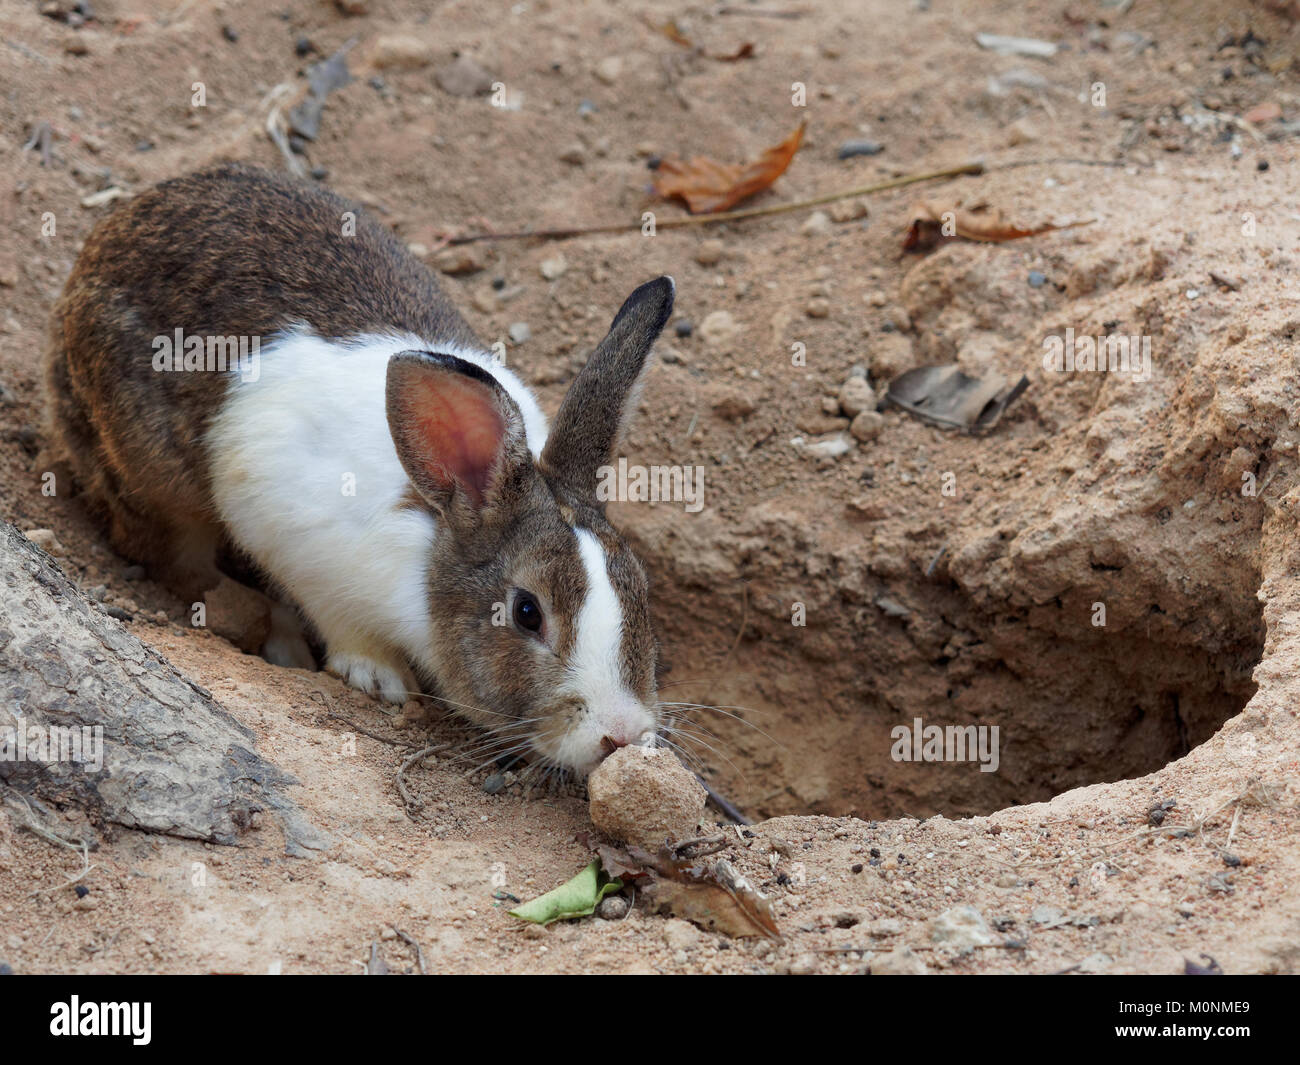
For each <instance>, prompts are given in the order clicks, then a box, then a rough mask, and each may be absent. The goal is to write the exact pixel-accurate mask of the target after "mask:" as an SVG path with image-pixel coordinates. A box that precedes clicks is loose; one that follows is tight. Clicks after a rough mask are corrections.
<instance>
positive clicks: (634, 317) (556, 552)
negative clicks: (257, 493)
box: [387, 277, 674, 778]
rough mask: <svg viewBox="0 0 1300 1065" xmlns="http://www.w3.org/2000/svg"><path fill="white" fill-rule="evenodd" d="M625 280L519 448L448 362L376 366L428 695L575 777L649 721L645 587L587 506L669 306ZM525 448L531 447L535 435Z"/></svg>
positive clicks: (667, 284) (518, 439) (469, 369)
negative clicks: (410, 496)
mask: <svg viewBox="0 0 1300 1065" xmlns="http://www.w3.org/2000/svg"><path fill="white" fill-rule="evenodd" d="M673 293H674V288H673V282H672V279H671V278H668V277H661V278H658V279H656V280H654V281H651V282H649V283H647V284H645V285H642V286H641V287H640V288H638V289H637V290H636V291H635V292H633V293H632V295H631V296H629V297H628V299H627V301H626V302H625V303H624V304H623V307H622V309H621V310H620V311H619V312H618V315H617V316H616V317H615V318H614V321H613V324H612V325H611V326H610V329H609V333H608V335H607V336H606V337H605V338H604V340H602V341H601V343H600V345H599V346H598V347H597V348H596V351H595V353H594V354H593V355H592V357H591V359H590V360H589V361H588V363H587V365H586V366H585V367H584V368H583V369H582V371H581V373H579V374H578V376H577V378H575V380H574V382H573V384H572V386H571V387H570V389H569V391H568V393H567V394H566V395H565V397H564V400H563V402H562V403H561V405H560V409H559V411H558V413H557V414H556V416H555V419H554V422H553V424H552V427H551V431H550V434H549V436H548V437H547V439H546V442H545V444H544V446H542V447H541V448H540V453H539V454H538V455H537V456H536V457H534V454H533V452H532V451H530V449H529V446H528V442H527V441H526V440H525V433H524V421H523V417H522V416H521V414H520V411H519V407H518V406H517V404H516V403H515V402H514V401H513V400H512V399H511V398H510V396H509V395H508V394H507V393H506V391H505V389H503V388H502V386H501V385H500V384H499V383H498V381H497V380H496V378H494V377H493V376H492V375H491V374H489V373H488V372H487V371H485V370H483V369H481V368H479V367H478V366H475V365H473V364H471V363H469V362H466V361H464V360H462V359H459V358H456V357H455V356H453V355H448V354H439V353H437V352H414V351H407V352H402V353H400V354H398V355H395V356H393V357H392V359H391V360H390V362H389V365H388V383H387V396H388V399H387V404H388V422H389V427H390V429H391V431H392V435H393V440H394V443H395V444H396V447H397V454H398V457H399V458H400V459H401V462H402V465H403V467H404V469H405V470H406V473H407V475H408V476H409V477H410V479H411V484H412V486H413V488H414V490H415V492H416V493H418V495H419V497H420V500H421V503H422V505H425V506H428V507H429V508H431V509H432V510H433V511H434V512H435V513H436V515H437V518H438V531H437V535H436V537H435V541H434V546H433V554H432V559H431V562H430V567H429V575H428V580H429V602H430V604H431V612H432V617H431V619H430V620H431V631H432V637H431V638H432V641H433V647H432V657H433V661H434V662H435V663H436V664H437V673H438V683H439V693H438V694H439V695H440V696H442V697H443V698H445V699H446V701H447V703H448V705H450V706H452V707H454V708H455V709H456V710H457V711H458V712H460V713H461V714H463V715H464V716H465V717H467V718H469V719H471V720H472V721H474V722H475V723H477V724H479V725H481V726H482V727H483V728H485V729H487V730H489V732H490V733H491V734H492V735H491V737H490V741H489V742H488V743H487V744H485V745H484V747H483V753H484V758H483V760H485V761H486V760H488V759H489V758H491V757H492V756H494V755H497V754H514V753H519V754H523V755H528V756H530V759H531V761H533V762H534V763H537V764H539V765H540V766H542V767H544V768H546V767H557V768H562V769H567V770H570V771H572V772H573V773H574V775H575V776H577V777H580V778H581V777H585V776H586V775H587V774H588V773H589V772H590V771H591V770H592V769H593V768H594V767H595V766H596V765H598V764H599V763H600V761H601V760H602V759H603V758H604V757H605V756H606V755H607V754H609V753H610V752H612V751H613V750H615V749H617V748H618V747H621V746H624V745H627V744H633V743H644V742H648V741H649V742H652V738H653V736H654V734H655V731H656V729H657V727H658V710H657V701H658V695H657V690H656V685H655V657H656V642H655V636H654V632H653V630H652V627H651V623H650V611H649V604H648V582H647V580H646V574H645V571H644V569H643V568H642V566H641V563H640V562H639V561H638V559H637V558H636V556H635V555H634V554H633V553H632V550H631V549H630V548H629V547H628V545H627V544H626V543H625V542H624V540H623V538H622V537H621V536H620V535H619V534H618V532H617V531H616V530H615V529H614V528H613V527H612V526H611V525H610V524H609V522H608V521H607V520H606V519H605V513H604V503H603V502H601V501H600V500H599V499H598V498H597V484H598V481H599V479H600V476H601V473H600V471H601V468H602V467H606V466H608V465H609V464H610V463H611V462H613V461H614V460H615V456H616V452H617V450H618V449H619V447H620V445H621V442H622V440H623V438H624V431H625V428H626V425H627V422H628V419H629V417H630V416H631V414H632V412H633V410H634V409H635V407H636V405H637V396H638V393H639V391H640V387H641V384H642V382H643V380H644V378H645V375H646V370H647V367H648V365H649V356H650V350H651V347H652V345H653V344H654V341H655V339H656V337H658V335H659V333H660V331H661V330H662V329H663V327H664V324H665V323H666V322H667V320H668V317H669V315H670V314H671V312H672V305H673ZM534 447H536V442H534Z"/></svg>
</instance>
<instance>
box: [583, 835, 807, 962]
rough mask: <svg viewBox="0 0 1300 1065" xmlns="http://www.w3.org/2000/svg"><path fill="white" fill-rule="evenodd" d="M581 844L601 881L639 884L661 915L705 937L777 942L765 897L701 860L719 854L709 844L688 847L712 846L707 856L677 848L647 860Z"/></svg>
mask: <svg viewBox="0 0 1300 1065" xmlns="http://www.w3.org/2000/svg"><path fill="white" fill-rule="evenodd" d="M716 839H717V840H718V841H720V840H721V837H716ZM584 842H586V843H587V845H588V846H590V847H591V848H592V849H593V850H595V852H596V853H597V854H598V855H599V856H600V865H601V866H602V867H603V868H604V871H605V874H606V875H607V876H612V877H617V878H618V879H619V880H621V881H624V882H628V881H635V882H637V883H638V884H640V885H641V890H642V891H643V892H644V893H645V894H646V897H647V898H649V899H651V901H652V905H653V906H654V908H655V910H656V911H662V910H666V911H668V912H669V913H671V914H672V915H673V916H675V917H681V918H683V919H684V920H687V921H690V922H692V923H693V924H696V925H698V926H699V927H701V928H703V929H705V930H706V931H709V932H719V933H722V934H723V935H728V936H734V937H737V938H743V937H747V936H767V937H770V938H772V939H780V938H781V930H780V928H779V927H777V923H776V916H775V915H774V914H773V912H772V903H771V901H770V900H769V899H768V898H767V897H766V896H765V895H763V894H762V893H760V892H759V891H758V890H756V889H755V888H754V887H753V886H752V885H751V884H750V883H749V881H748V880H746V879H745V878H744V877H743V876H741V875H740V874H739V873H737V872H736V870H735V868H733V867H732V865H731V863H730V862H728V861H727V860H726V859H725V858H719V859H718V860H717V861H715V862H711V863H710V862H705V861H703V860H702V859H703V858H705V857H706V856H707V855H709V854H712V853H715V852H716V850H718V849H719V848H718V847H717V846H716V844H714V839H713V838H711V839H706V840H695V841H692V843H694V844H700V845H706V844H713V848H712V850H708V849H706V851H705V853H701V854H697V855H694V856H692V857H682V856H681V855H682V847H683V845H681V844H679V845H678V849H677V850H673V849H670V848H668V847H662V848H660V850H659V852H658V853H657V854H651V853H650V852H649V851H647V850H645V849H643V848H641V847H635V846H632V847H628V848H626V849H625V850H624V849H622V848H619V847H614V846H611V845H610V844H607V843H597V842H596V841H595V840H593V839H590V838H589V839H587V840H585V841H584Z"/></svg>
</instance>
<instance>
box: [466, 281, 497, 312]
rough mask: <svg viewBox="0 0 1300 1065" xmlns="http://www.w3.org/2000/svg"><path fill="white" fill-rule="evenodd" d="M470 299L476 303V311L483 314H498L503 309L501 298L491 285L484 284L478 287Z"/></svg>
mask: <svg viewBox="0 0 1300 1065" xmlns="http://www.w3.org/2000/svg"><path fill="white" fill-rule="evenodd" d="M469 301H470V303H472V304H473V305H474V309H475V310H476V311H479V312H481V313H483V314H496V312H497V311H499V310H500V309H501V300H500V299H498V298H497V294H496V293H495V292H494V291H493V290H492V286H491V285H483V286H482V287H480V288H478V289H476V290H475V291H474V293H473V294H472V295H471V296H470V298H469Z"/></svg>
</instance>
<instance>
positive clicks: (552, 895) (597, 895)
mask: <svg viewBox="0 0 1300 1065" xmlns="http://www.w3.org/2000/svg"><path fill="white" fill-rule="evenodd" d="M622 889H623V881H621V880H611V879H610V878H609V877H607V876H606V875H605V874H604V872H602V871H601V868H600V862H598V861H595V862H592V863H591V864H590V865H589V866H587V868H586V869H584V870H583V871H582V872H580V873H579V874H578V875H577V876H575V877H574V878H573V879H572V880H570V881H569V882H568V883H566V884H561V885H560V886H559V887H557V888H555V889H554V890H552V891H548V892H547V893H546V894H545V895H539V896H538V897H537V898H535V899H533V900H532V901H531V902H525V903H524V904H523V905H522V906H520V907H519V908H518V909H514V910H511V911H510V916H511V917H518V918H519V919H520V920H523V921H532V922H533V924H550V923H551V922H552V921H568V920H571V919H573V918H574V917H587V916H590V915H591V914H593V913H595V912H596V906H597V904H598V903H599V902H600V900H601V899H603V898H604V897H605V896H606V895H612V894H613V893H614V892H615V891H621V890H622Z"/></svg>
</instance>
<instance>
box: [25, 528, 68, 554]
mask: <svg viewBox="0 0 1300 1065" xmlns="http://www.w3.org/2000/svg"><path fill="white" fill-rule="evenodd" d="M23 535H24V536H25V537H27V539H29V540H30V541H31V542H32V543H34V544H35V545H36V546H37V547H39V548H40V549H41V550H42V551H44V552H45V553H46V554H47V555H53V556H54V557H55V558H59V557H61V556H62V555H64V554H66V553H67V552H66V550H65V549H64V547H63V545H62V544H61V543H59V538H58V537H57V536H55V535H54V530H53V529H28V530H27V531H26V532H25V533H23Z"/></svg>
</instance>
